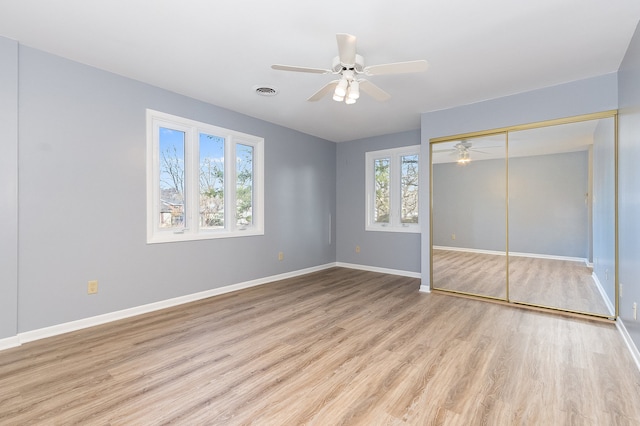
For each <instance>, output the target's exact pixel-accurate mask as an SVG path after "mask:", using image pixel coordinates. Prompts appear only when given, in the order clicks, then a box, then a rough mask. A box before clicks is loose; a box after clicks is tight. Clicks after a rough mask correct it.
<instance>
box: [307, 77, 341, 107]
mask: <svg viewBox="0 0 640 426" xmlns="http://www.w3.org/2000/svg"><path fill="white" fill-rule="evenodd" d="M339 81H340V80H334V81H332V82H331V83H327V84H325V85H324V87H323V88H322V89H320V90H318V91H317V92H316V93H314V94H313V95H311V96H310V97H309V99H307V100H308V101H309V102H315V101H319V100H320V99H322V98H324V97H325V96H327V95H328V94H329V93H332V92H333V91H334V90H336V86H337V85H338V82H339Z"/></svg>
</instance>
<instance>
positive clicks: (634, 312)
mask: <svg viewBox="0 0 640 426" xmlns="http://www.w3.org/2000/svg"><path fill="white" fill-rule="evenodd" d="M633 319H634V320H637V319H638V304H637V303H636V302H633Z"/></svg>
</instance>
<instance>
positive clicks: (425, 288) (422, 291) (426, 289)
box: [420, 285, 431, 293]
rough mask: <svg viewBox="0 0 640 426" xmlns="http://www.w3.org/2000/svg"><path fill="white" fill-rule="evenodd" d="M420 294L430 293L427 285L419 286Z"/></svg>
mask: <svg viewBox="0 0 640 426" xmlns="http://www.w3.org/2000/svg"><path fill="white" fill-rule="evenodd" d="M420 292H421V293H431V287H429V286H428V285H421V286H420Z"/></svg>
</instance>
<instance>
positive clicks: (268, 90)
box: [253, 86, 278, 96]
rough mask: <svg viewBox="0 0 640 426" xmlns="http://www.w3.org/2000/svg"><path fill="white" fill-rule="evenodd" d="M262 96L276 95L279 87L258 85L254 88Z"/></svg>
mask: <svg viewBox="0 0 640 426" xmlns="http://www.w3.org/2000/svg"><path fill="white" fill-rule="evenodd" d="M253 89H254V90H255V91H256V93H257V94H258V95H260V96H275V95H277V94H278V89H276V88H275V87H270V86H256V87H254V88H253Z"/></svg>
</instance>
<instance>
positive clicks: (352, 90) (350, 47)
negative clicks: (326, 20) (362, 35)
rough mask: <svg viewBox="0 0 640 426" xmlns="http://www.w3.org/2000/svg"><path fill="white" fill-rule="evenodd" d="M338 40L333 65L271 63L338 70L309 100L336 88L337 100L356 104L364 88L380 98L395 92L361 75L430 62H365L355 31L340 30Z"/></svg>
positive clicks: (396, 71) (407, 70) (408, 68)
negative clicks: (375, 63)
mask: <svg viewBox="0 0 640 426" xmlns="http://www.w3.org/2000/svg"><path fill="white" fill-rule="evenodd" d="M336 39H337V41H338V56H336V57H335V58H333V63H332V65H331V69H323V68H307V67H298V66H291V65H278V64H276V65H271V68H273V69H274V70H281V71H295V72H306V73H313V74H334V75H337V76H339V79H338V80H333V81H331V82H329V83H327V84H326V85H324V86H323V87H322V88H321V89H320V90H318V91H317V92H316V93H314V94H313V95H311V96H310V97H309V98H308V99H307V100H308V101H311V102H315V101H319V100H320V99H322V98H323V97H325V96H326V95H328V94H329V93H331V92H333V100H334V101H338V102H343V101H344V102H345V103H347V104H354V103H355V102H356V100H357V99H358V98H359V97H360V91H361V90H362V92H364V93H366V94H367V95H369V96H371V97H372V98H374V99H376V100H378V101H386V100H388V99H390V98H391V95H390V94H388V93H387V92H385V91H384V90H382V89H381V88H379V87H378V86H376V85H375V84H373V83H371V82H370V81H368V80H365V79H363V78H360V77H361V76H375V75H385V74H387V75H388V74H407V73H415V72H423V71H426V70H427V68H428V67H429V64H428V63H427V61H425V60H418V61H408V62H395V63H391V64H381V65H371V66H368V67H365V66H364V58H363V57H362V56H360V55H358V54H357V53H356V37H355V36H353V35H351V34H344V33H339V34H336Z"/></svg>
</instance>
